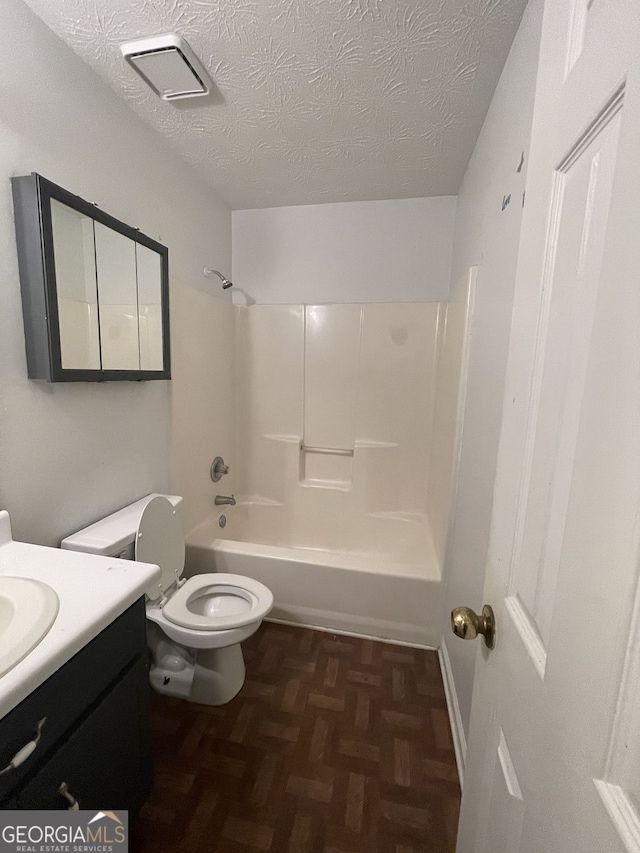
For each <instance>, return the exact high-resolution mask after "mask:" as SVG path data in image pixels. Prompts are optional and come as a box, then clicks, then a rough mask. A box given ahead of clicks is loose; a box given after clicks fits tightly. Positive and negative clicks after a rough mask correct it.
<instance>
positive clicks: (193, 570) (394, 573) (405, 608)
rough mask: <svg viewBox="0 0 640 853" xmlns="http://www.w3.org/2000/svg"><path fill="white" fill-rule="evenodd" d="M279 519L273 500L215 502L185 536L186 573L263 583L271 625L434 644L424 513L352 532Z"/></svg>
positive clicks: (381, 519)
mask: <svg viewBox="0 0 640 853" xmlns="http://www.w3.org/2000/svg"><path fill="white" fill-rule="evenodd" d="M222 514H224V515H225V518H226V521H227V523H226V525H225V527H224V528H221V527H220V523H219V521H220V516H221V515H222ZM282 515H283V513H282V507H281V506H279V505H276V504H265V503H255V502H251V501H244V502H239V504H238V505H237V506H235V507H224V509H223V512H220V513H218V514H216V515H212V517H211V518H209V519H207V520H205V521H204V522H203V523H201V524H199V525H198V526H197V527H196V528H195V529H193V530H192V531H191V532H190V533H188V535H187V537H186V541H187V558H186V574H187V575H188V576H191V575H193V574H199V573H202V572H231V573H234V574H239V575H245V576H246V577H250V578H254V579H255V580H258V581H260V582H262V583H264V584H266V586H268V587H269V589H271V591H272V592H273V595H274V599H275V606H274V609H273V611H272V612H271V614H270V616H269V619H270V620H272V621H274V622H284V623H287V624H294V625H305V626H308V627H313V628H318V629H321V630H326V631H336V632H338V633H346V634H355V635H357V636H362V637H372V638H375V639H383V640H387V641H391V642H396V643H406V644H409V645H412V646H419V647H426V648H435V647H436V646H437V643H438V639H439V635H440V633H441V620H442V610H441V609H442V584H441V570H440V566H439V564H438V561H437V559H436V556H435V552H434V549H433V544H432V541H431V534H430V530H429V525H428V521H427V519H426V517H425V516H418V515H405V514H401V513H398V514H394V513H380V514H378V515H372V516H369V517H368V519H367V521H366V528H364V529H358V530H353V528H352V526H351V525H349V526H347V525H342V526H341V525H339V524H334V525H330V526H329V528H328V529H322V527H321V525H320V524H319V523H318V521H317V519H316V520H315V524H307V525H306V527H304V526H302V527H301V526H300V525H296V524H295V523H293V522H292V519H283V518H282Z"/></svg>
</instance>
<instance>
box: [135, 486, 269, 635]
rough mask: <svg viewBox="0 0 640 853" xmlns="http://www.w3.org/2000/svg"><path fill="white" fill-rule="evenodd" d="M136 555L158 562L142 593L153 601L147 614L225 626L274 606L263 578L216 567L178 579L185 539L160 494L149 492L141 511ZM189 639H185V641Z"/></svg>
mask: <svg viewBox="0 0 640 853" xmlns="http://www.w3.org/2000/svg"><path fill="white" fill-rule="evenodd" d="M135 541H136V545H135V558H136V560H139V561H140V562H142V563H154V564H155V565H157V566H160V570H161V577H160V580H159V582H157V583H156V584H155V585H154V586H153V587H152V588H150V589H148V590H147V591H146V592H147V597H148V598H149V599H151V600H152V601H155V602H157V607H156V608H147V614H148V615H150V614H151V612H153V613H162V616H163V617H164V618H163V619H162V620H160V619H156V620H155V621H157V622H158V623H160V621H163V622H169V623H173V624H174V625H176V626H179V627H180V628H182V629H187V630H190V631H197V632H201V631H205V632H214V631H229V630H231V629H235V628H243V627H244V626H246V625H252V624H254V623H258V624H259V623H260V622H261V621H262V619H263V618H264V616H266V615H267V613H268V612H269V611H270V610H271V608H272V607H273V594H272V593H271V590H269V589H267V587H266V586H264V584H261V583H260V582H259V581H256V580H253V579H252V578H245V577H242V576H241V575H232V574H222V573H220V574H218V573H217V572H214V573H210V574H205V575H196V576H194V577H192V578H189V579H188V580H186V581H184V580H181V579H180V578H181V575H182V572H183V571H184V558H185V544H184V533H183V532H182V526H181V525H180V521H179V519H178V517H177V514H176V510H175V509H174V507H173V506H172V505H171V503H170V502H169V501H168V500H167V499H166V498H164V497H155V498H152V499H151V500H150V501H149V503H148V504H147V505H146V506H145V508H144V510H143V511H142V515H141V516H140V522H139V524H138V530H137V534H136V540H135ZM187 645H188V644H187Z"/></svg>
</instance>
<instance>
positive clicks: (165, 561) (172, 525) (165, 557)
mask: <svg viewBox="0 0 640 853" xmlns="http://www.w3.org/2000/svg"><path fill="white" fill-rule="evenodd" d="M184 552H185V549H184V532H183V530H182V525H181V524H180V520H179V518H178V515H177V510H176V509H175V508H174V507H173V505H172V504H171V503H170V502H169V501H168V500H167V499H166V498H162V497H157V498H152V499H151V500H150V501H149V503H148V504H147V505H146V506H145V508H144V509H143V511H142V515H141V516H140V523H139V525H138V530H137V532H136V547H135V558H136V560H137V561H138V562H140V563H154V564H155V565H156V566H160V571H161V572H162V575H161V577H160V580H159V581H156V582H155V583H154V585H153V586H152V587H150V588H149V589H147V595H148V596H149V598H152V599H156V598H160V595H161V594H163V593H164V592H166V590H167V589H169V587H170V586H171V584H172V583H175V581H176V580H177V579H178V578H179V577H180V575H181V574H182V572H183V571H184Z"/></svg>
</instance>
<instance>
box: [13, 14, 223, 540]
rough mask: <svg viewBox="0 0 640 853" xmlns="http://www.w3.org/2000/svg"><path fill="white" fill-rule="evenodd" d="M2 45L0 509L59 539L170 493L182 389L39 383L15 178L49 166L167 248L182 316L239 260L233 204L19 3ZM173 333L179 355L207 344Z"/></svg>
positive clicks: (29, 531)
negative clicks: (212, 271)
mask: <svg viewBox="0 0 640 853" xmlns="http://www.w3.org/2000/svg"><path fill="white" fill-rule="evenodd" d="M0 55H1V56H2V75H1V78H0V79H1V82H0V85H1V90H0V105H1V107H0V296H1V300H2V311H1V312H0V507H1V508H4V509H7V510H9V512H10V514H11V519H12V522H13V529H14V537H15V538H19V539H24V540H27V541H31V542H39V543H42V544H57V543H58V542H59V541H60V539H61V538H62V537H64V536H65V535H66V534H68V533H70V532H71V531H73V530H75V529H77V528H79V527H82V526H84V525H85V524H87V523H89V522H91V521H93V520H95V519H96V518H98V517H99V516H100V515H103V514H105V513H107V512H110V511H113V510H115V509H117V508H118V507H120V506H123V505H124V504H125V503H127V502H130V501H132V500H134V499H136V498H138V497H140V496H142V495H144V494H146V493H148V492H149V491H152V490H167V489H169V487H170V475H169V465H170V442H171V417H172V393H173V392H174V391H175V390H176V389H175V387H173V388H172V383H169V382H146V383H107V384H104V385H100V384H85V383H77V384H59V385H55V386H47V385H41V384H38V383H35V382H31V381H29V380H27V373H26V364H25V355H24V337H23V330H22V314H21V306H20V290H19V281H18V266H17V257H16V246H15V234H14V227H13V209H12V202H11V191H10V183H9V178H10V176H12V175H18V174H27V173H28V172H31V171H37V172H40V173H41V174H43V175H44V176H45V177H47V178H50V179H51V180H53V181H55V182H56V183H59V184H61V185H62V186H64V187H65V188H66V189H69V190H71V191H72V192H74V193H77V194H78V195H81V196H83V197H84V198H87V199H88V200H89V201H94V202H97V203H98V204H99V205H100V206H101V207H103V208H104V209H105V210H107V211H108V212H109V213H111V214H113V215H114V216H116V217H118V218H120V219H123V220H124V221H125V222H127V223H129V224H131V225H134V226H136V227H138V228H140V229H142V230H143V231H145V232H146V233H147V234H149V235H150V236H152V237H154V238H156V239H158V240H160V241H161V242H163V243H164V244H166V245H167V246H168V247H169V253H170V269H171V303H172V310H174V311H176V312H178V311H179V310H180V309H181V308H182V302H183V299H184V298H186V297H189V292H190V291H193V290H194V289H195V290H200V289H204V288H209V290H211V285H210V283H209V282H207V281H206V280H204V279H203V276H202V268H203V267H204V266H205V265H215V266H219V267H220V269H223V270H229V269H230V264H231V214H230V211H229V210H228V208H227V207H226V206H225V205H223V204H221V203H218V202H217V201H216V200H215V198H214V196H213V195H212V193H211V192H210V191H208V190H207V188H206V187H204V186H203V185H202V183H201V182H199V181H198V180H197V178H196V177H195V176H194V175H193V173H192V172H190V171H189V169H188V168H187V167H186V165H184V164H183V163H182V162H181V161H180V160H179V159H178V158H177V156H175V155H173V154H172V153H171V151H170V149H168V148H167V147H166V145H165V144H164V142H163V141H162V140H161V139H160V137H158V136H157V135H156V134H155V133H154V132H153V131H151V130H150V129H148V128H147V127H146V126H145V125H144V124H143V123H142V122H141V121H140V119H138V118H137V117H136V116H135V115H134V114H133V112H132V111H130V110H129V108H128V107H127V106H126V104H125V103H124V102H123V101H121V100H120V99H119V98H118V96H117V95H116V94H115V93H114V92H112V91H111V90H110V89H109V88H107V86H106V85H105V84H104V83H102V82H101V81H100V80H99V78H98V77H97V76H96V75H95V74H94V73H93V72H92V71H91V70H90V69H89V68H88V67H87V66H86V65H85V64H84V63H83V62H82V61H81V60H80V59H79V58H78V57H76V56H75V54H74V53H73V52H72V51H71V50H70V49H69V48H68V47H66V46H65V45H64V44H63V43H62V42H61V41H60V40H59V39H58V38H57V37H56V36H54V35H53V34H52V33H51V32H50V31H49V30H48V29H47V28H46V27H45V25H44V24H43V23H42V22H41V21H40V19H39V18H37V17H36V16H35V15H33V13H31V12H30V11H29V10H28V9H27V8H26V7H25V6H24V5H23V3H22V2H21V1H20V0H3V2H2V4H0ZM189 304H191V302H189ZM182 314H183V326H184V311H183V312H182ZM187 319H188V318H187ZM172 343H173V347H174V349H175V351H176V357H177V360H178V362H180V361H181V360H182V361H184V358H182V359H181V355H182V353H181V350H184V348H186V347H189V348H192V349H194V348H195V349H197V347H198V343H197V341H194V340H193V339H192V338H190V337H189V336H187V335H185V334H182V335H180V336H174V340H173V342H172ZM195 355H196V356H197V353H196V354H195ZM195 361H196V362H197V361H198V359H197V357H196V358H195ZM177 381H180V379H179V378H178V380H177ZM195 399H197V395H195ZM222 404H223V405H226V403H225V401H224V400H223V401H222ZM229 405H230V403H229ZM191 415H192V418H193V419H194V420H197V418H198V417H199V413H198V409H197V406H196V407H195V408H194V409H193V412H192V413H191Z"/></svg>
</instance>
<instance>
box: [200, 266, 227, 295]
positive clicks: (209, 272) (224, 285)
mask: <svg viewBox="0 0 640 853" xmlns="http://www.w3.org/2000/svg"><path fill="white" fill-rule="evenodd" d="M204 274H205V275H206V276H207V277H208V276H210V275H217V276H218V278H219V279H220V281H221V282H222V289H223V290H226V289H227V288H228V287H233V282H232V281H229V279H228V278H227V277H226V276H224V275H222V273H221V272H219V271H218V270H212V269H210V268H209V267H205V268H204Z"/></svg>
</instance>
